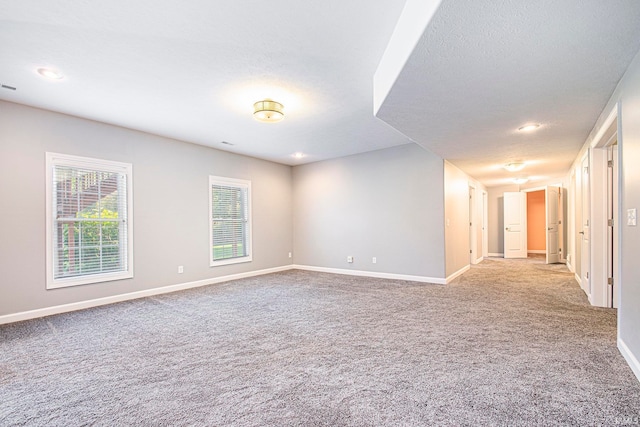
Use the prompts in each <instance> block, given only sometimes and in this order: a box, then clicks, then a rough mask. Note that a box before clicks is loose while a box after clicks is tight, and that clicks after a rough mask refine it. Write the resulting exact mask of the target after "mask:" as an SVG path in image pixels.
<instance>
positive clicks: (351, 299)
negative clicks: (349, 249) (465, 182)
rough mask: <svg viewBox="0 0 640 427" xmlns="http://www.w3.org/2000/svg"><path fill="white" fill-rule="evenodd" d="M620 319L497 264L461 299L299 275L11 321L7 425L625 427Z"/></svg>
mask: <svg viewBox="0 0 640 427" xmlns="http://www.w3.org/2000/svg"><path fill="white" fill-rule="evenodd" d="M639 416H640V382H638V380H637V379H636V378H635V376H634V375H633V373H632V372H631V369H630V368H629V367H628V366H627V364H626V362H625V361H624V359H623V357H622V356H621V355H620V354H619V352H618V350H617V348H616V311H615V310H613V309H601V308H593V307H590V306H589V305H588V303H587V301H586V298H585V296H584V294H583V292H582V291H581V290H580V289H579V287H578V285H577V284H576V283H575V281H574V279H573V277H572V274H571V273H569V272H568V271H567V269H566V267H564V266H562V265H550V266H547V265H544V264H543V263H542V261H540V260H539V259H533V260H532V259H529V260H502V259H489V260H485V261H484V262H482V263H481V264H479V265H477V266H473V267H472V268H471V270H470V271H469V272H467V273H466V274H464V275H463V276H461V277H460V278H458V279H457V280H455V281H454V282H453V283H452V284H450V285H447V286H442V285H429V284H421V283H415V282H403V281H393V280H383V279H370V278H361V277H349V276H340V275H331V274H323V273H312V272H304V271H296V270H294V271H289V272H284V273H277V274H271V275H266V276H261V277H256V278H250V279H244V280H238V281H234V282H228V283H225V284H221V285H214V286H209V287H204V288H198V289H193V290H189V291H183V292H178V293H173V294H167V295H162V296H158V297H150V298H145V299H140V300H135V301H130V302H124V303H119V304H114V305H110V306H104V307H98V308H93V309H89V310H85V311H80V312H74V313H67V314H62V315H57V316H51V317H47V318H42V319H35V320H31V321H26V322H20V323H15V324H10V325H4V326H0V425H2V426H7V425H29V426H32V425H33V426H40V425H43V426H44V425H46V426H80V425H96V426H114V425H195V426H431V425H441V426H446V425H456V426H464V425H474V426H475V425H500V426H502V425H580V426H586V425H625V424H629V423H633V422H634V420H635V422H636V423H637V422H638V417H639Z"/></svg>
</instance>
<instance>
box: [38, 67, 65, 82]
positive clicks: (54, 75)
mask: <svg viewBox="0 0 640 427" xmlns="http://www.w3.org/2000/svg"><path fill="white" fill-rule="evenodd" d="M38 74H40V75H41V76H42V77H46V78H48V79H51V80H60V79H61V78H62V77H63V76H62V74H61V73H60V72H59V71H56V70H53V69H51V68H38Z"/></svg>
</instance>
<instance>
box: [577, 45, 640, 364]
mask: <svg viewBox="0 0 640 427" xmlns="http://www.w3.org/2000/svg"><path fill="white" fill-rule="evenodd" d="M618 101H620V102H621V110H622V111H621V116H619V117H618V120H619V121H620V125H619V128H621V130H622V132H621V135H618V141H619V144H620V154H621V157H622V162H621V164H622V167H621V175H622V176H621V178H622V180H621V191H622V197H621V199H622V212H621V216H622V219H623V221H622V227H621V233H622V236H621V237H622V238H621V244H622V251H621V256H620V261H621V264H622V271H621V274H620V276H621V277H620V284H621V286H620V307H619V309H618V325H619V327H618V330H619V334H618V338H619V339H621V340H622V341H624V343H625V344H626V345H627V347H628V348H629V350H630V351H631V353H633V355H634V356H635V358H636V360H640V333H638V330H639V329H640V262H638V255H639V254H640V227H637V226H636V227H632V226H628V225H627V223H626V214H627V209H632V208H635V209H639V210H640V168H639V167H638V165H639V164H640V53H638V54H637V55H636V57H635V58H634V60H633V62H632V63H631V65H630V66H629V68H628V69H627V72H626V73H625V75H624V77H623V78H622V80H621V81H620V83H619V84H618V87H617V89H616V91H615V92H614V94H613V96H612V97H611V100H610V101H609V103H608V105H607V106H606V107H605V109H604V110H603V114H602V115H601V117H600V118H599V119H598V122H597V123H596V126H595V127H594V132H595V130H597V129H599V128H600V127H601V126H602V123H603V122H604V120H605V119H606V116H607V115H608V114H609V112H610V111H611V110H612V108H614V106H615V104H616V103H617V102H618ZM592 137H593V133H592V135H591V136H590V138H589V139H592ZM639 368H640V367H639Z"/></svg>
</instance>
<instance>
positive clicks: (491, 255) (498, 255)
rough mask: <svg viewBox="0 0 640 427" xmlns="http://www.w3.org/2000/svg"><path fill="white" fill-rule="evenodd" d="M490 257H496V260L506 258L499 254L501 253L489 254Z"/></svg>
mask: <svg viewBox="0 0 640 427" xmlns="http://www.w3.org/2000/svg"><path fill="white" fill-rule="evenodd" d="M489 256H490V257H494V258H504V254H499V253H491V252H490V253H489Z"/></svg>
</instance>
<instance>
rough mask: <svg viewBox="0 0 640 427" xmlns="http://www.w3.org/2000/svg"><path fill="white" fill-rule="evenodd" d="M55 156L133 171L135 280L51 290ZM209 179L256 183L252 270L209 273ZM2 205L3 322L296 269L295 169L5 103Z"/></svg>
mask: <svg viewBox="0 0 640 427" xmlns="http://www.w3.org/2000/svg"><path fill="white" fill-rule="evenodd" d="M46 151H51V152H58V153H64V154H73V155H78V156H87V157H96V158H102V159H106V160H115V161H121V162H128V163H132V164H133V191H134V193H133V194H134V200H133V219H134V274H135V277H134V278H133V279H129V280H121V281H114V282H106V283H98V284H91V285H84V286H75V287H70V288H63V289H54V290H46V289H45V152H46ZM209 175H219V176H227V177H232V178H242V179H249V180H251V181H252V202H253V262H251V263H244V264H235V265H229V266H222V267H213V268H212V267H209V249H208V245H209V237H208V234H209V228H208V212H209V211H208V177H209ZM0 200H2V213H1V214H0V215H1V217H2V221H0V239H1V240H0V271H1V272H2V273H1V276H0V315H5V314H11V313H17V312H22V311H26V310H32V309H38V308H43V307H49V306H55V305H60V304H66V303H72V302H78V301H84V300H90V299H94V298H100V297H106V296H112V295H118V294H124V293H128V292H133V291H139V290H144V289H149V288H156V287H161V286H166V285H172V284H178V283H184V282H190V281H195V280H203V279H208V278H214V277H219V276H225V275H228V274H235V273H241V272H248V271H254V270H261V269H266V268H271V267H278V266H285V265H290V264H291V259H289V257H288V252H289V251H291V250H292V246H293V245H292V242H293V239H292V227H291V223H292V219H291V215H292V200H291V168H290V167H289V166H283V165H278V164H275V163H271V162H267V161H262V160H258V159H254V158H250V157H245V156H240V155H235V154H231V153H228V152H224V151H219V150H214V149H211V148H206V147H202V146H198V145H193V144H188V143H185V142H180V141H176V140H172V139H167V138H162V137H158V136H155V135H150V134H146V133H142V132H137V131H132V130H129V129H124V128H120V127H116V126H111V125H107V124H103V123H98V122H93V121H89V120H84V119H80V118H76V117H71V116H67V115H64V114H57V113H52V112H48V111H44V110H39V109H35V108H30V107H25V106H21V105H17V104H12V103H7V102H1V101H0ZM178 265H183V266H184V270H185V271H184V274H177V266H178Z"/></svg>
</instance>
